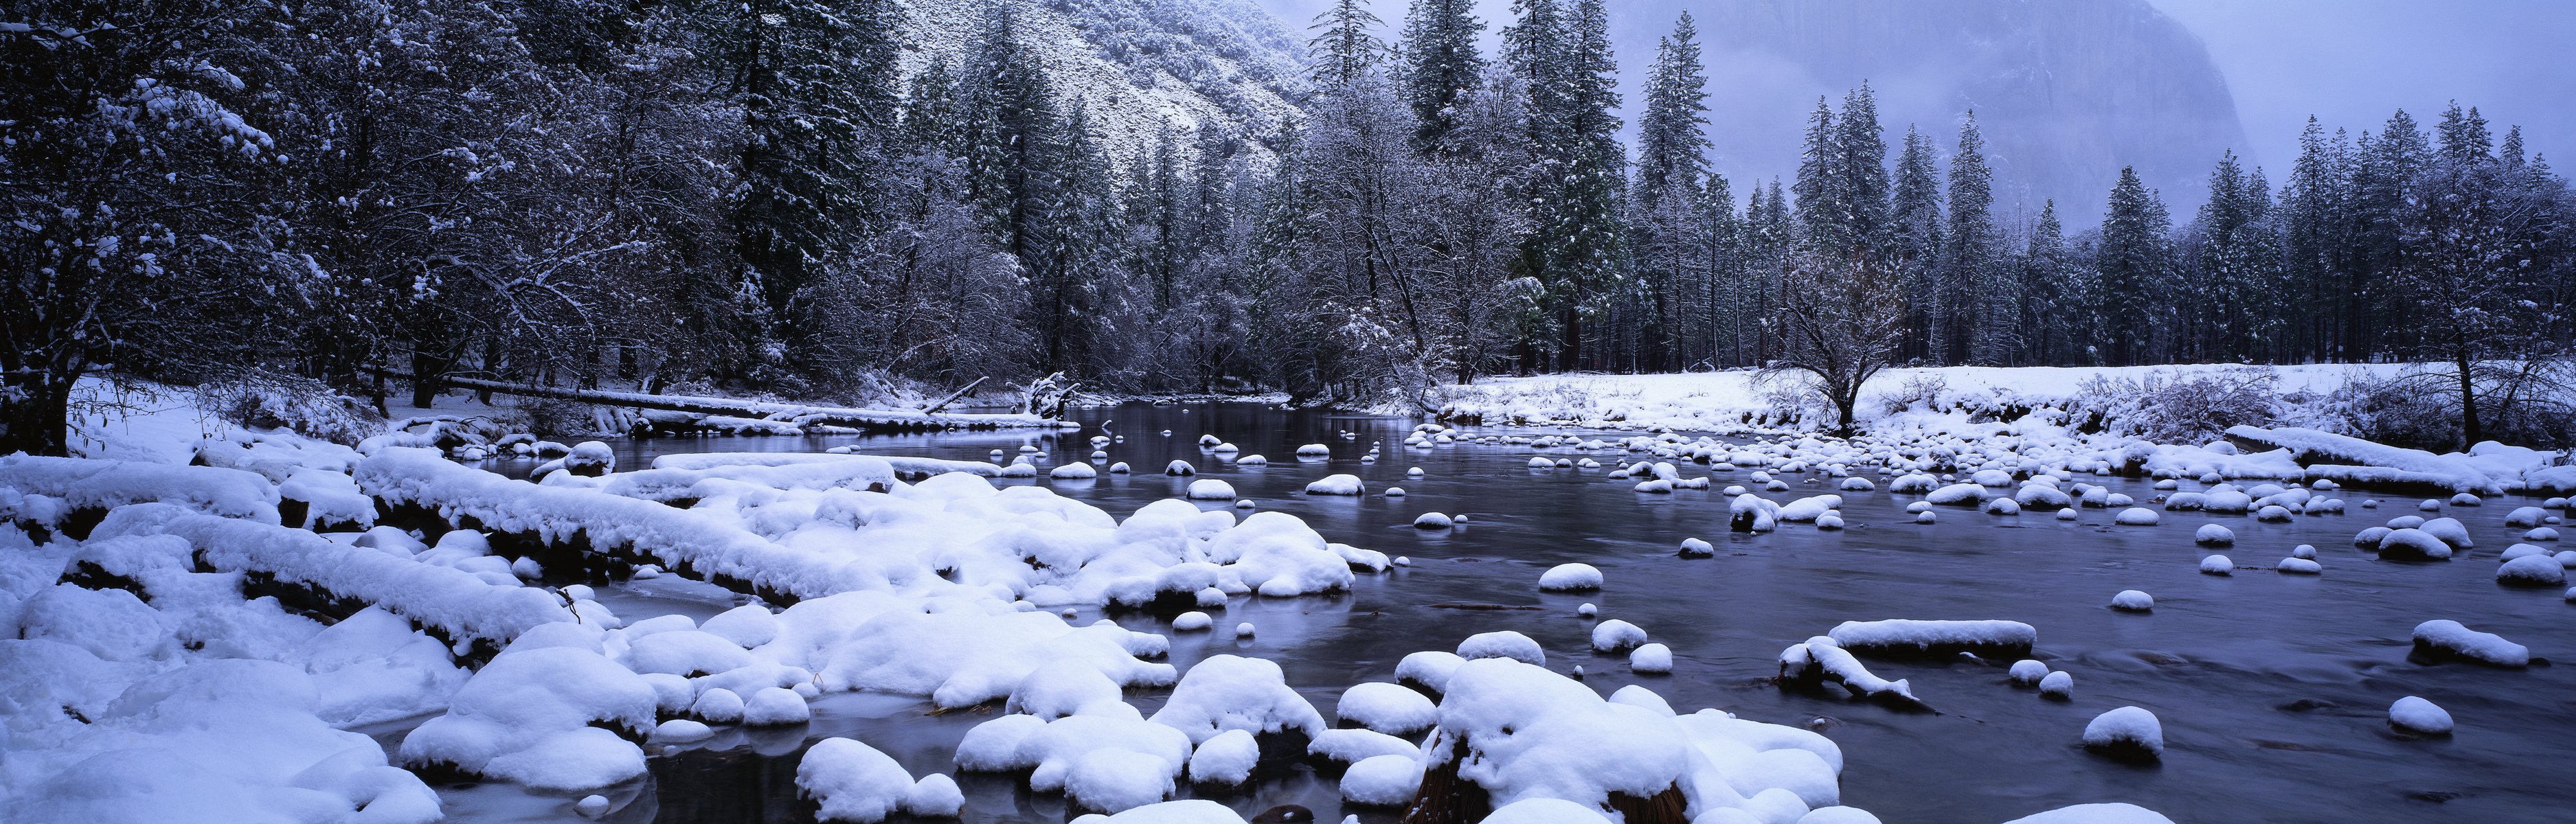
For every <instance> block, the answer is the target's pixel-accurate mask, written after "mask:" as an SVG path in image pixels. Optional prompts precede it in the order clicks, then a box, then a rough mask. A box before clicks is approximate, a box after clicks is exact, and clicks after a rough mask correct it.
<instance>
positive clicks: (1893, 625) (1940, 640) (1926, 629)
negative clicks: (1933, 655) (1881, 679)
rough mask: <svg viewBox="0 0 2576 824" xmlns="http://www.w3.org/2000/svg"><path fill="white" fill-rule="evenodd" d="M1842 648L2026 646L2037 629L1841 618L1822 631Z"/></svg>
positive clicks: (1920, 649) (2011, 624) (2033, 639)
mask: <svg viewBox="0 0 2576 824" xmlns="http://www.w3.org/2000/svg"><path fill="white" fill-rule="evenodd" d="M1825 635H1826V637H1829V638H1832V639H1833V640H1834V643H1836V644H1839V645H1841V646H1843V647H1845V648H1850V649H1859V650H1883V651H1906V650H1911V651H1917V652H1931V651H1948V650H1955V649H1984V648H1993V649H2013V648H2019V649H2028V648H2029V647H2030V646H2031V645H2033V644H2037V643H2039V630H2037V629H2035V628H2033V627H2031V625H2029V624H2025V623H2022V622H2019V621H1917V620H1905V619H1893V620H1885V621H1844V622H1842V623H1841V624H1837V625H1835V626H1834V628H1833V629H1832V630H1831V631H1828V632H1826V633H1825Z"/></svg>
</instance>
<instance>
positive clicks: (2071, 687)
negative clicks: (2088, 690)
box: [2039, 670, 2075, 701]
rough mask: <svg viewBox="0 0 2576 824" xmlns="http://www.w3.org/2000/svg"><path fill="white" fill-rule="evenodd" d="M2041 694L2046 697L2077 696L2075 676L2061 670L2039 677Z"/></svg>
mask: <svg viewBox="0 0 2576 824" xmlns="http://www.w3.org/2000/svg"><path fill="white" fill-rule="evenodd" d="M2039 694H2040V695H2041V696H2042V697H2046V698H2055V699H2058V700H2061V701H2063V700H2066V699H2069V698H2073V697H2074V696H2075V676H2072V675H2068V674H2066V672H2065V671H2063V670H2059V671H2055V672H2051V673H2049V674H2048V675H2047V676H2045V677H2042V678H2040V679H2039Z"/></svg>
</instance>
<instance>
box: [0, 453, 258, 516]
mask: <svg viewBox="0 0 2576 824" xmlns="http://www.w3.org/2000/svg"><path fill="white" fill-rule="evenodd" d="M0 487H9V488H14V489H16V490H18V491H19V492H21V493H32V494H37V495H44V496H46V497H50V498H56V499H60V500H61V501H62V502H63V503H64V504H65V505H66V506H69V507H71V508H73V509H75V510H96V511H99V512H104V511H106V510H110V509H115V508H117V507H120V506H125V505H127V504H136V503H152V502H161V503H169V504H175V505H178V506H184V507H187V508H189V509H192V510H196V511H199V512H204V513H206V514H209V515H219V516H222V517H226V518H239V519H244V520H250V521H257V522H259V523H264V524H275V523H278V515H277V503H278V494H277V489H276V488H275V487H272V486H270V485H269V482H268V479H267V478H265V477H262V476H261V475H260V474H259V473H256V472H248V471H244V470H239V469H224V468H221V467H212V466H173V465H170V464H158V463H140V462H134V461H104V460H90V459H85V458H48V457H40V456H34V455H10V456H6V457H0Z"/></svg>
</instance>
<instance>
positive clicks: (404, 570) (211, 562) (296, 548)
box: [92, 460, 573, 650]
mask: <svg viewBox="0 0 2576 824" xmlns="http://www.w3.org/2000/svg"><path fill="white" fill-rule="evenodd" d="M441 462H442V463H444V461H443V460H442V461H441ZM143 535H171V536H176V537H178V538H181V539H184V540H186V541H187V542H188V544H189V545H190V546H192V547H195V548H196V550H197V553H196V555H197V558H198V559H199V560H201V561H203V562H204V563H205V564H207V565H208V566H211V567H213V568H215V569H216V570H219V571H225V572H242V573H250V574H254V575H258V576H264V577H266V578H269V579H272V580H277V581H286V582H292V583H295V584H300V585H303V586H306V587H310V588H312V589H313V590H315V591H317V594H318V595H319V597H320V599H321V600H323V601H337V600H339V599H351V600H354V601H357V602H360V603H359V604H358V606H364V605H366V604H373V605H376V606H380V607H383V608H384V609H385V610H387V611H390V612H392V613H393V614H395V615H399V616H402V617H404V618H408V619H411V620H412V621H415V622H418V623H419V624H421V625H423V626H426V627H430V628H433V629H435V630H436V631H438V632H439V633H441V634H443V635H444V636H446V637H447V638H448V639H449V640H450V641H451V642H456V643H464V642H469V641H483V642H486V643H488V644H489V647H490V649H493V650H497V649H499V648H500V647H501V646H503V645H505V644H507V643H509V642H510V641H511V640H513V639H516V638H518V637H519V636H520V635H521V634H522V633H525V632H527V631H528V630H530V629H532V628H535V627H536V626H538V625H541V624H546V623H551V622H555V621H570V620H572V619H573V616H572V613H571V611H570V610H568V609H566V608H565V606H564V602H562V601H560V600H558V599H556V598H555V596H553V595H550V594H547V593H546V592H544V591H543V590H537V589H530V588H527V587H521V586H518V585H517V584H516V583H515V582H512V583H510V584H508V585H496V584H493V583H489V582H487V581H486V580H485V579H483V578H480V577H477V576H475V575H473V574H472V573H469V572H466V571H463V570H459V569H455V568H453V567H445V566H438V565H435V564H426V563H420V562H417V561H413V560H409V559H408V558H402V557H395V556H393V555H388V554H386V553H384V552H379V551H376V550H373V549H366V548H361V547H351V546H343V545H341V544H338V543H334V542H332V541H331V540H329V539H326V538H323V537H321V536H319V535H316V534H314V533H311V532H306V531H303V530H299V529H288V528H285V527H280V526H274V525H271V524H266V523H260V522H257V521H246V520H236V519H233V518H218V517H215V516H211V515H203V514H199V513H197V512H194V511H191V510H188V509H185V508H182V507H180V506H177V505H173V504H166V503H164V504H141V505H135V506H130V507H124V508H120V509H118V510H115V511H113V512H110V513H109V514H108V518H107V519H106V520H105V521H102V522H101V523H100V524H99V529H98V531H97V532H96V533H93V535H92V537H93V538H112V537H118V536H143ZM358 606H351V607H347V609H348V610H349V611H352V612H354V611H356V609H357V608H358Z"/></svg>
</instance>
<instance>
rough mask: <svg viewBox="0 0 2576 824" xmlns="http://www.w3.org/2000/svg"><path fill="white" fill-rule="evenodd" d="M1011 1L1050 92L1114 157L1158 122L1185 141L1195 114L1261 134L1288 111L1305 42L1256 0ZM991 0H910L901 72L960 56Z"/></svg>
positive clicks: (1150, 136) (1148, 141)
mask: <svg viewBox="0 0 2576 824" xmlns="http://www.w3.org/2000/svg"><path fill="white" fill-rule="evenodd" d="M1013 1H1015V2H1021V3H1022V8H1023V9H1024V10H1025V11H1024V13H1023V18H1022V25H1023V26H1024V27H1025V28H1024V37H1025V39H1026V42H1027V44H1028V45H1029V47H1030V48H1032V49H1033V50H1035V51H1036V52H1037V53H1038V54H1039V55H1040V57H1041V59H1043V60H1044V61H1045V62H1046V64H1047V67H1048V68H1049V69H1050V70H1051V74H1052V75H1053V76H1054V79H1055V82H1056V88H1057V91H1058V93H1060V94H1063V95H1065V96H1066V97H1067V98H1068V99H1069V100H1073V101H1080V103H1081V105H1083V106H1084V107H1085V108H1086V110H1087V111H1088V113H1089V115H1090V118H1091V123H1092V126H1093V127H1094V128H1095V129H1096V130H1097V131H1098V132H1099V134H1100V135H1101V137H1102V138H1103V140H1104V142H1105V143H1107V145H1108V146H1109V147H1110V148H1111V150H1112V151H1114V152H1115V153H1117V154H1118V155H1120V156H1122V157H1133V156H1134V155H1135V154H1137V153H1138V152H1140V151H1143V150H1145V149H1146V148H1148V147H1150V146H1152V145H1153V142H1154V140H1155V139H1156V136H1157V135H1158V134H1160V133H1161V131H1162V130H1163V129H1164V128H1166V127H1168V128H1170V129H1172V130H1173V131H1174V132H1175V133H1177V134H1179V135H1181V136H1182V137H1183V138H1184V140H1186V138H1187V136H1188V135H1189V134H1190V133H1191V132H1192V131H1194V130H1196V129H1197V128H1198V127H1199V125H1200V124H1202V123H1215V124H1219V125H1221V126H1224V127H1227V128H1230V129H1232V130H1234V131H1235V132H1236V133H1238V134H1242V135H1245V136H1249V137H1254V138H1261V137H1267V136H1269V135H1271V134H1274V133H1276V132H1277V131H1278V129H1279V126H1280V123H1281V122H1282V121H1283V120H1284V119H1285V118H1286V116H1287V115H1288V114H1289V113H1291V112H1293V111H1295V106H1294V104H1292V103H1291V102H1290V101H1291V100H1293V99H1295V97H1296V95H1297V94H1298V90H1299V89H1300V88H1302V86H1303V82H1304V81H1303V80H1302V76H1303V73H1304V68H1303V66H1304V62H1305V47H1304V44H1303V43H1302V42H1301V41H1300V40H1299V39H1297V38H1295V37H1294V36H1292V35H1291V34H1290V33H1289V32H1288V30H1287V29H1286V28H1285V27H1284V26H1282V25H1281V24H1280V23H1279V21H1278V19H1277V18H1274V17H1272V16H1271V15H1270V13H1269V12H1267V11H1263V10H1262V8H1261V7H1260V6H1259V5H1258V4H1256V3H1255V2H1253V0H1013ZM990 2H992V0H913V2H910V3H907V4H906V6H905V11H906V13H907V22H906V29H907V34H909V35H910V41H911V42H910V46H909V47H908V48H907V51H906V53H905V55H904V71H905V73H906V75H907V76H909V75H910V74H911V73H914V72H918V71H920V70H921V69H922V67H923V66H926V65H928V64H929V63H930V61H931V59H932V58H933V57H934V56H936V55H941V54H945V55H947V56H949V58H950V59H951V60H952V61H954V60H957V59H959V58H960V57H961V56H962V54H963V50H964V48H965V46H966V44H967V43H968V41H969V40H971V39H972V38H973V36H974V32H975V28H976V24H977V22H978V21H980V20H981V19H982V18H983V15H984V8H985V7H986V6H987V5H988V4H989V3H990ZM1254 145H1256V146H1257V145H1259V144H1258V142H1257V141H1256V142H1255V143H1254Z"/></svg>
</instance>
